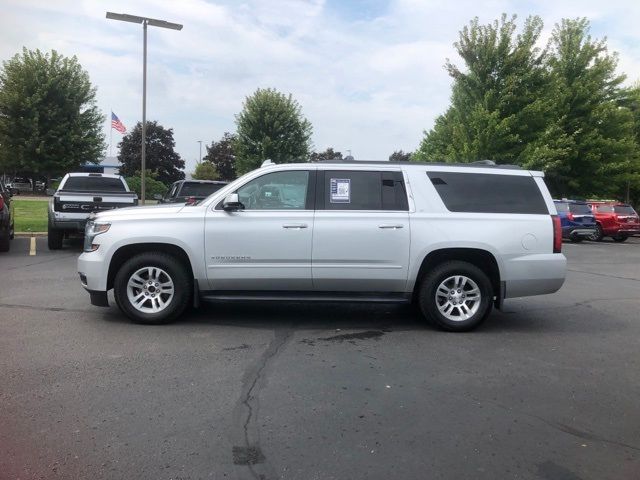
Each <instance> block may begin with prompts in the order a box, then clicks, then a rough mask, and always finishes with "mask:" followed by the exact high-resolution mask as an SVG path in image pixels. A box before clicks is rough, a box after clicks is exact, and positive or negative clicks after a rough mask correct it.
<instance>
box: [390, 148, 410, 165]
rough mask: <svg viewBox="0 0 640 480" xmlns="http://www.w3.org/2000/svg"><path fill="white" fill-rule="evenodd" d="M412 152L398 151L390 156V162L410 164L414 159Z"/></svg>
mask: <svg viewBox="0 0 640 480" xmlns="http://www.w3.org/2000/svg"><path fill="white" fill-rule="evenodd" d="M412 155H413V154H412V153H411V152H403V151H402V150H396V151H395V152H393V153H392V154H391V155H389V161H390V162H408V161H410V160H411V157H412Z"/></svg>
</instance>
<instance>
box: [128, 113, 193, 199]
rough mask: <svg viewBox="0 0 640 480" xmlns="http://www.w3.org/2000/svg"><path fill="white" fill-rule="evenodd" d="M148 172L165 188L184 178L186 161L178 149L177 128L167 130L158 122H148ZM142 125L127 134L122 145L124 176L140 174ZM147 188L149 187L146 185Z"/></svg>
mask: <svg viewBox="0 0 640 480" xmlns="http://www.w3.org/2000/svg"><path fill="white" fill-rule="evenodd" d="M145 144H146V147H145V148H146V152H145V153H146V162H145V163H146V165H145V167H146V169H147V170H150V171H151V172H153V173H154V175H155V177H156V178H157V179H158V180H160V181H161V182H162V183H164V184H165V185H169V184H170V183H173V182H175V181H176V180H182V179H183V178H184V172H183V171H182V170H183V169H184V160H182V159H181V158H180V155H179V154H178V153H177V152H176V151H175V150H174V147H175V146H176V142H175V141H174V140H173V129H172V128H164V127H163V126H162V125H160V124H158V122H157V121H153V122H151V121H147V134H146V142H145ZM141 145H142V122H138V123H137V124H136V126H135V127H134V128H133V130H131V131H130V132H129V133H128V134H126V135H125V136H124V137H123V138H122V141H121V142H120V144H119V145H118V146H119V147H120V154H119V155H118V161H119V162H120V163H121V164H122V166H121V167H120V174H121V175H124V176H125V177H126V176H133V175H134V172H136V171H140V166H141V164H142V152H141V151H140V147H141ZM145 187H146V185H145Z"/></svg>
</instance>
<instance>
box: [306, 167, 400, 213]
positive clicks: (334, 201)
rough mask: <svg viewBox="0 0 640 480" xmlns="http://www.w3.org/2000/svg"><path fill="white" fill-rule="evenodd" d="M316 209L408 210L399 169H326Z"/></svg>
mask: <svg viewBox="0 0 640 480" xmlns="http://www.w3.org/2000/svg"><path fill="white" fill-rule="evenodd" d="M323 173H324V181H323V188H320V189H319V190H318V197H319V198H318V206H317V207H316V208H318V209H324V210H387V211H408V210H409V204H408V202H407V193H406V191H405V186H404V179H403V177H402V172H384V171H383V172H381V171H377V172H376V171H362V170H353V171H352V170H327V171H325V172H323Z"/></svg>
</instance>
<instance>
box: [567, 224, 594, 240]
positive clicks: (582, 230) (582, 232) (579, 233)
mask: <svg viewBox="0 0 640 480" xmlns="http://www.w3.org/2000/svg"><path fill="white" fill-rule="evenodd" d="M594 233H596V227H595V225H594V226H593V227H565V228H563V229H562V236H563V237H564V238H569V237H589V236H591V235H593V234H594Z"/></svg>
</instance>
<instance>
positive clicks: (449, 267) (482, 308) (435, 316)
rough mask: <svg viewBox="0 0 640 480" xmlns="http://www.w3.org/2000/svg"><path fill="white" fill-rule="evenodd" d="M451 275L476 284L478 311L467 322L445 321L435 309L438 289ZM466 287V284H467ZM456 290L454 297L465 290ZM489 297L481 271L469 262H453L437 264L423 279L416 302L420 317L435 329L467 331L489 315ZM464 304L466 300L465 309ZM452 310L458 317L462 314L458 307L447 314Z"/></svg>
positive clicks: (490, 293) (486, 279)
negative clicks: (429, 322) (457, 291)
mask: <svg viewBox="0 0 640 480" xmlns="http://www.w3.org/2000/svg"><path fill="white" fill-rule="evenodd" d="M454 276H464V277H467V279H470V280H471V281H472V282H474V283H475V284H476V285H477V287H478V289H479V291H480V300H479V303H478V308H477V310H476V311H475V313H473V314H472V315H471V316H470V317H469V318H467V319H451V318H448V317H446V316H445V315H444V314H443V313H442V312H440V310H439V308H438V301H439V300H437V299H436V293H437V291H438V287H439V286H440V285H441V284H442V283H443V282H445V281H446V280H447V279H448V278H449V277H454ZM467 286H470V285H469V284H467ZM460 290H462V292H461V293H459V294H458V295H460V294H463V293H464V292H465V288H462V289H460ZM469 293H470V292H469ZM493 295H494V294H493V287H492V286H491V281H490V280H489V277H488V276H487V275H486V274H485V273H484V272H483V271H482V270H480V269H479V268H478V267H476V266H475V265H473V264H471V263H468V262H462V261H458V260H453V261H449V262H445V263H442V264H440V265H438V266H437V267H435V268H434V269H433V271H431V272H430V273H428V274H427V275H426V276H425V278H424V280H423V281H422V282H421V285H420V290H419V298H418V301H419V305H420V310H421V311H422V314H423V315H424V316H425V318H426V319H427V320H429V321H431V323H433V324H434V325H435V326H437V327H439V328H441V329H442V330H447V331H450V332H467V331H469V330H473V329H474V328H476V327H478V326H479V325H480V324H481V323H482V322H484V321H485V320H486V318H487V317H488V316H489V314H490V313H491V308H492V306H493ZM463 298H464V297H463ZM468 301H470V300H466V301H463V303H464V304H465V307H468V304H467V302H468ZM444 302H445V304H446V303H447V300H446V299H444ZM455 308H457V312H458V313H459V314H461V313H462V312H461V309H460V307H452V309H451V311H453V309H455Z"/></svg>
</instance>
